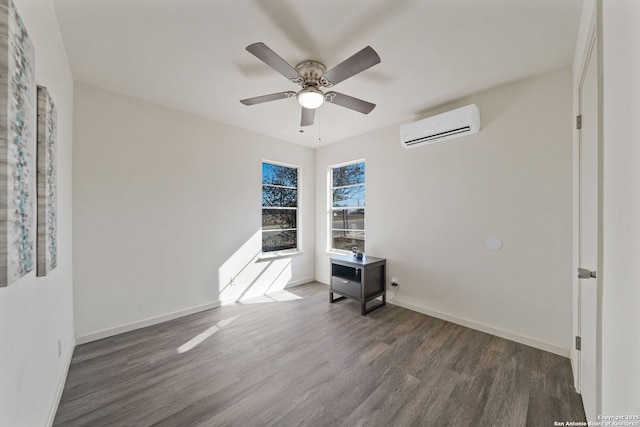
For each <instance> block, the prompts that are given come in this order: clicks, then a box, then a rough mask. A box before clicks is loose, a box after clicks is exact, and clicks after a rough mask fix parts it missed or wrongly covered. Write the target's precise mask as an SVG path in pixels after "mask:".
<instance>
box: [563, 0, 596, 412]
mask: <svg viewBox="0 0 640 427" xmlns="http://www.w3.org/2000/svg"><path fill="white" fill-rule="evenodd" d="M601 11H602V4H601V1H600V0H597V1H596V5H595V8H594V10H593V14H592V16H591V21H590V24H589V27H588V29H587V37H586V39H585V43H584V46H583V53H582V56H581V57H580V58H579V59H580V67H579V69H578V73H577V75H576V76H575V77H574V78H575V81H574V96H575V98H574V100H575V103H574V113H575V114H574V120H575V116H578V115H581V114H582V100H581V94H582V85H583V82H584V79H585V75H586V72H587V67H588V65H589V61H590V59H591V54H592V52H594V51H595V52H597V64H596V70H597V78H596V80H597V86H598V87H597V96H598V101H597V102H598V106H597V116H598V117H597V120H598V126H597V128H598V131H597V156H598V159H597V165H598V171H597V181H598V189H597V197H598V203H597V206H598V208H597V209H598V219H597V227H598V230H597V251H598V254H597V265H596V271H597V278H596V279H595V280H596V284H595V286H596V298H597V301H596V307H597V312H596V331H595V333H596V337H595V339H596V355H595V360H596V372H595V383H596V393H595V394H596V396H595V406H596V408H595V410H596V413H597V414H601V413H602V283H603V280H602V277H603V273H604V272H603V270H602V265H603V262H602V260H603V257H602V249H603V246H602V242H603V239H602V231H603V227H602V212H603V208H602V206H603V204H602V200H603V198H602V195H603V169H602V167H603V144H602V141H603V112H602V93H603V91H602V35H601V31H600V28H602V26H601V16H602V13H601ZM573 129H574V133H573V134H574V138H573V141H574V150H573V153H574V155H573V282H572V283H573V301H572V302H573V317H572V332H573V336H572V339H571V364H572V367H573V377H574V386H575V388H576V391H578V392H579V393H580V392H581V385H582V384H581V375H582V366H581V360H580V358H581V354H580V352H579V351H577V350H576V348H575V341H574V340H575V337H576V336H580V334H581V331H580V320H581V307H580V297H581V288H580V286H581V285H580V280H579V279H578V277H577V269H578V267H581V266H580V265H579V262H580V147H581V132H580V130H578V129H577V128H576V125H575V122H574V124H573ZM589 421H596V420H589Z"/></svg>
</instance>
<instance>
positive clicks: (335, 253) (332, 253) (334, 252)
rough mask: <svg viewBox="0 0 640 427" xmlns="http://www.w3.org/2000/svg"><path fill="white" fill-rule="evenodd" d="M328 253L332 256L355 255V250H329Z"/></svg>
mask: <svg viewBox="0 0 640 427" xmlns="http://www.w3.org/2000/svg"><path fill="white" fill-rule="evenodd" d="M327 255H331V256H342V255H353V252H352V251H327Z"/></svg>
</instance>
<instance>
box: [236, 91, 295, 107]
mask: <svg viewBox="0 0 640 427" xmlns="http://www.w3.org/2000/svg"><path fill="white" fill-rule="evenodd" d="M292 96H296V93H295V92H291V91H286V92H278V93H271V94H269V95H262V96H256V97H254V98H247V99H241V100H240V102H242V103H243V104H244V105H256V104H262V103H263V102H269V101H277V100H278V99H285V98H291V97H292Z"/></svg>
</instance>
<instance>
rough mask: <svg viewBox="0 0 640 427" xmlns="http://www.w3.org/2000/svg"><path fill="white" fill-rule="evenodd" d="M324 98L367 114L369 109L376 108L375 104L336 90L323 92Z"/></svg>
mask: <svg viewBox="0 0 640 427" xmlns="http://www.w3.org/2000/svg"><path fill="white" fill-rule="evenodd" d="M325 99H326V101H327V102H329V103H331V104H336V105H339V106H341V107H344V108H348V109H350V110H354V111H357V112H359V113H362V114H369V113H370V112H371V110H373V109H374V108H376V104H372V103H370V102H367V101H363V100H362V99H358V98H354V97H353V96H349V95H345V94H342V93H338V92H327V93H326V94H325Z"/></svg>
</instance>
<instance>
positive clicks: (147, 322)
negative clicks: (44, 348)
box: [76, 301, 220, 345]
mask: <svg viewBox="0 0 640 427" xmlns="http://www.w3.org/2000/svg"><path fill="white" fill-rule="evenodd" d="M217 307H220V301H214V302H210V303H207V304H202V305H198V306H195V307H191V308H187V309H184V310H178V311H174V312H171V313H167V314H161V315H160V316H153V317H148V318H146V319H142V320H138V321H135V322H131V323H126V324H124V325H120V326H116V327H114V328H107V329H102V330H100V331H96V332H91V333H88V334H84V335H78V336H77V337H76V344H77V345H80V344H85V343H88V342H91V341H97V340H100V339H102V338H107V337H111V336H113V335H118V334H122V333H124V332H129V331H133V330H135V329H140V328H145V327H147V326H152V325H156V324H158V323H162V322H166V321H168V320H173V319H177V318H178V317H183V316H188V315H190V314H195V313H200V312H201V311H206V310H211V309H212V308H217Z"/></svg>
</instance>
